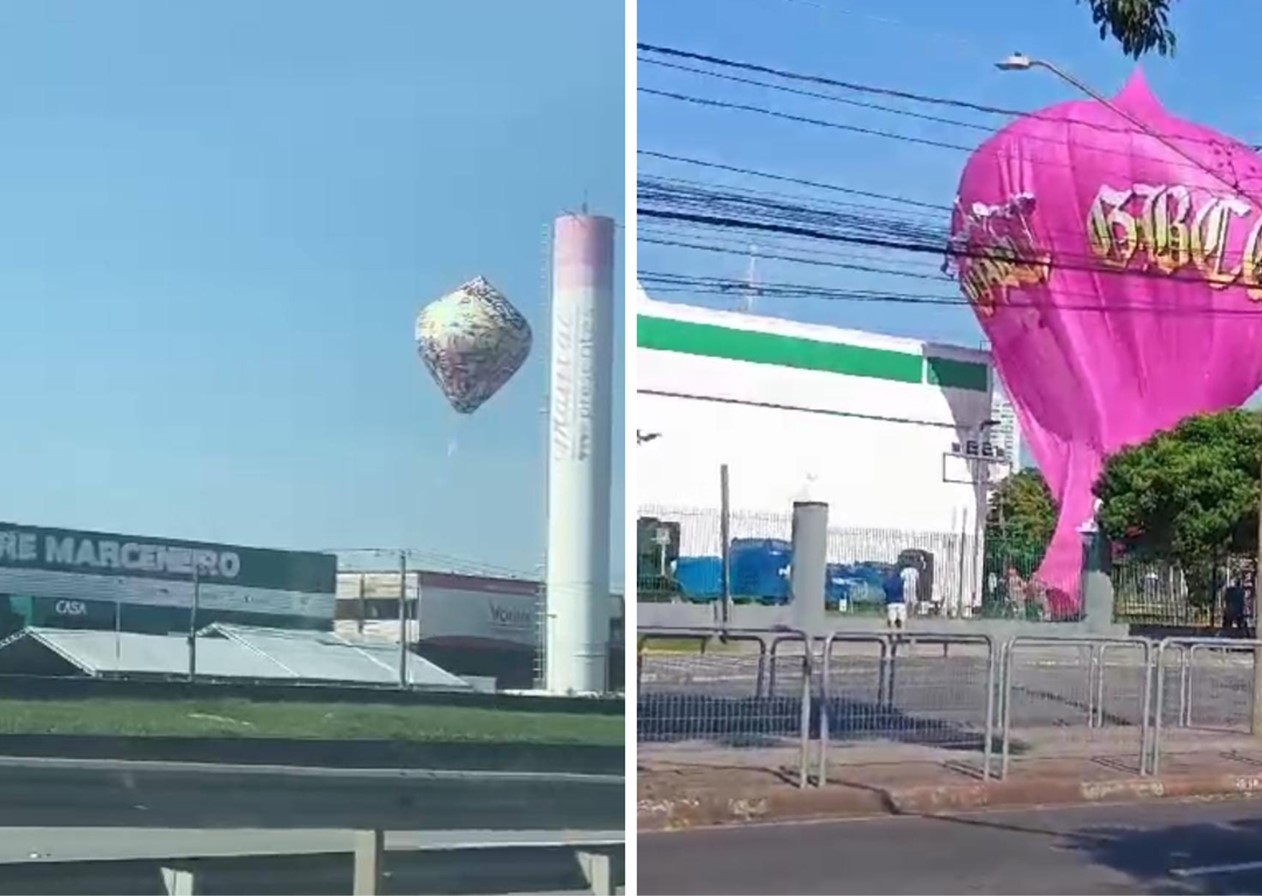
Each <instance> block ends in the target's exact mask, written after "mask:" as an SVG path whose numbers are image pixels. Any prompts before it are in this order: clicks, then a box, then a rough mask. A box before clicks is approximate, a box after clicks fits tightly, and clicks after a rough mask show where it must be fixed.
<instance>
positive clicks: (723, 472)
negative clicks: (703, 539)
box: [719, 464, 732, 630]
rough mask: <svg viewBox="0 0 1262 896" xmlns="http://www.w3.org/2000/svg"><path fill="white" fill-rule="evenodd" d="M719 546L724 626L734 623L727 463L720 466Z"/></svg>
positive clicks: (729, 493)
mask: <svg viewBox="0 0 1262 896" xmlns="http://www.w3.org/2000/svg"><path fill="white" fill-rule="evenodd" d="M719 540H720V541H721V542H722V544H721V546H720V548H719V556H720V557H721V558H722V560H721V564H722V567H721V570H720V572H719V575H720V576H721V578H722V580H721V582H720V585H721V586H722V588H723V628H724V629H725V630H726V629H727V627H728V626H729V625H731V624H732V503H731V492H730V491H729V490H728V478H727V464H723V465H722V466H720V467H719Z"/></svg>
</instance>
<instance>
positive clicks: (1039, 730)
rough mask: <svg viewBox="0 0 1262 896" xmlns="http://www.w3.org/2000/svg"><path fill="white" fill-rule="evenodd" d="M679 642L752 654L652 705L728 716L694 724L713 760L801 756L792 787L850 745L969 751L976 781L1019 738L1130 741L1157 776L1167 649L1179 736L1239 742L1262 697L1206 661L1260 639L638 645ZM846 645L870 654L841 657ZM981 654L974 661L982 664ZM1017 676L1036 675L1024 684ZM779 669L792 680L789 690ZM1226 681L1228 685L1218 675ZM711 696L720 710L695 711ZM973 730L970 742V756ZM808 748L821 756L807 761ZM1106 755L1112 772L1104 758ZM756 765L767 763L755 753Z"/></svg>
mask: <svg viewBox="0 0 1262 896" xmlns="http://www.w3.org/2000/svg"><path fill="white" fill-rule="evenodd" d="M686 633H691V634H692V635H693V636H695V637H697V638H698V639H705V640H712V639H723V638H726V639H727V640H731V641H738V640H745V641H749V642H755V643H756V648H751V649H749V650H747V651H746V652H744V653H734V654H722V653H716V654H714V655H712V656H708V658H707V662H711V663H714V664H716V669H717V670H718V671H717V672H715V673H714V675H713V676H712V678H711V679H710V684H708V685H706V687H710V688H711V690H710V691H708V692H705V693H701V691H702V690H704V689H702V688H699V689H698V690H697V691H696V692H691V689H690V687H689V685H688V684H687V682H686V681H684V680H682V679H681V680H679V681H677V682H676V683H674V684H671V685H669V686H665V685H660V687H664V688H665V690H663V691H661V692H659V694H658V696H663V697H665V696H669V697H670V698H671V699H673V700H676V701H677V702H678V703H679V705H681V706H685V705H688V698H689V697H696V698H697V702H696V704H695V705H693V706H692V708H691V709H689V711H691V712H694V713H701V712H703V711H709V712H711V713H717V714H723V715H724V722H725V725H718V726H714V727H712V728H705V726H699V728H698V730H699V732H700V735H699V738H698V739H700V740H703V741H705V748H706V749H707V750H708V751H711V752H712V753H713V752H718V753H720V754H721V753H722V752H723V751H730V750H732V749H748V748H762V747H768V746H773V747H779V748H781V749H787V748H788V747H789V746H790V745H791V744H792V746H793V747H794V748H795V749H794V752H795V753H796V754H797V756H796V766H797V767H796V769H794V770H793V771H794V773H795V774H794V778H795V780H794V783H795V784H796V786H797V787H799V788H804V787H806V786H807V785H808V784H809V783H810V781H811V779H813V780H814V781H815V783H816V784H817V786H821V787H822V786H823V785H824V784H826V783H828V781H829V780H830V776H831V777H832V778H835V777H836V774H837V767H836V762H837V757H838V756H840V755H841V754H840V753H839V752H838V749H839V748H840V747H841V746H842V745H843V744H846V745H848V746H849V747H852V748H859V747H862V745H863V744H864V743H865V742H875V743H887V742H892V743H895V744H897V743H900V742H901V743H909V744H911V743H914V744H917V745H924V746H929V747H933V746H949V747H951V748H953V749H955V750H957V751H959V755H964V754H965V753H967V751H968V750H972V749H976V754H975V755H976V756H977V758H978V765H979V766H980V768H979V769H978V771H979V772H980V775H979V777H980V778H981V779H982V780H983V781H986V780H991V779H994V778H998V779H1003V778H1006V777H1007V776H1008V775H1009V773H1010V771H1011V768H1012V764H1013V761H1014V755H1015V754H1014V741H1016V740H1018V738H1019V737H1020V738H1021V739H1023V740H1025V741H1027V742H1028V744H1029V746H1030V747H1031V750H1032V752H1031V754H1030V755H1031V757H1033V758H1036V759H1041V758H1066V757H1074V758H1083V757H1084V756H1085V755H1086V754H1084V752H1083V747H1084V746H1086V747H1087V748H1088V749H1106V750H1108V751H1110V753H1111V754H1113V753H1117V752H1123V753H1125V752H1129V751H1130V749H1131V748H1130V746H1129V744H1130V742H1131V740H1132V738H1133V739H1134V740H1135V741H1136V742H1137V743H1136V745H1135V749H1134V757H1135V764H1134V765H1130V764H1129V762H1125V763H1124V764H1123V765H1121V766H1119V767H1120V768H1123V769H1126V770H1128V771H1129V773H1131V774H1135V773H1137V774H1139V775H1140V776H1150V775H1154V774H1157V773H1158V772H1159V771H1160V768H1161V753H1162V749H1163V747H1165V748H1168V747H1169V744H1168V743H1167V741H1168V738H1167V737H1165V733H1166V729H1167V726H1168V725H1169V724H1170V715H1171V714H1170V713H1168V712H1167V707H1166V704H1167V702H1169V700H1170V691H1171V690H1172V687H1173V685H1172V683H1171V681H1170V672H1171V667H1170V663H1169V659H1170V657H1171V656H1173V655H1175V654H1176V653H1177V655H1178V656H1179V660H1180V666H1179V673H1178V685H1177V693H1178V702H1177V709H1176V711H1175V714H1174V715H1173V718H1174V721H1173V724H1174V725H1175V726H1177V727H1181V728H1186V727H1190V726H1191V725H1192V724H1193V721H1194V720H1195V721H1197V722H1198V723H1199V724H1202V726H1203V725H1204V724H1205V723H1206V722H1213V721H1216V720H1217V717H1218V716H1222V715H1223V714H1224V713H1226V714H1228V715H1229V716H1230V717H1231V726H1230V727H1231V728H1232V730H1240V731H1241V733H1243V731H1245V730H1247V722H1248V720H1249V719H1250V718H1251V716H1252V713H1251V712H1249V706H1247V705H1246V704H1247V703H1248V702H1249V701H1252V700H1256V699H1262V695H1256V694H1253V687H1252V682H1253V673H1252V665H1251V664H1248V663H1244V662H1241V663H1228V664H1225V665H1223V666H1222V667H1221V668H1219V667H1216V666H1214V665H1213V664H1209V663H1206V662H1205V661H1204V660H1203V659H1202V658H1204V657H1206V656H1207V655H1209V654H1211V653H1214V654H1218V653H1225V654H1233V653H1252V652H1255V651H1260V650H1262V642H1259V641H1244V640H1233V639H1221V638H1167V639H1165V640H1163V641H1161V642H1156V641H1153V640H1152V639H1149V638H1143V637H1116V636H1107V635H1101V636H1091V635H1082V636H1072V635H1065V636H1056V635H1028V636H1027V635H1021V636H1017V637H1014V638H1011V639H1009V640H1008V641H1006V642H1003V643H996V642H995V641H994V640H993V639H992V638H991V637H989V636H987V635H985V634H967V633H966V634H959V633H955V632H934V631H924V632H920V631H915V630H912V631H906V632H900V633H893V632H891V633H881V632H872V633H868V632H855V631H853V630H849V631H847V630H837V631H833V632H830V633H828V634H827V636H826V637H823V638H811V637H809V636H808V635H806V634H805V633H804V632H802V631H799V630H789V629H781V628H777V629H728V630H726V631H724V630H722V629H719V628H715V629H691V630H684V629H657V630H653V631H652V632H648V633H645V634H647V635H648V637H647V638H643V639H642V640H641V648H644V647H645V646H646V645H649V644H651V642H652V640H653V639H654V638H656V637H663V638H679V637H681V636H683V635H685V634H686ZM936 644H941V645H942V647H943V658H942V660H940V661H939V660H937V659H936V656H934V655H925V654H918V655H915V656H912V657H907V658H906V659H904V654H903V651H904V650H905V648H906V647H908V646H910V645H916V646H921V647H923V646H925V645H936ZM846 645H851V646H863V645H866V646H868V647H869V648H871V649H870V651H869V652H866V653H865V652H863V651H857V652H854V653H851V654H845V655H844V656H843V654H842V648H843V646H846ZM956 646H962V647H969V648H972V649H971V650H966V651H963V652H962V653H963V654H964V655H963V656H960V657H959V658H958V659H957V657H956V656H954V655H952V654H951V653H950V651H951V650H952V648H954V647H956ZM978 647H980V648H982V649H983V651H984V656H979V655H978V653H979V651H978V650H977V648H978ZM1058 648H1059V649H1070V650H1071V651H1073V655H1072V656H1071V657H1065V656H1064V655H1063V654H1062V653H1059V652H1058V650H1057V649H1058ZM1039 650H1044V651H1046V652H1045V653H1042V654H1040V653H1038V652H1037V651H1039ZM1123 651H1129V652H1131V658H1130V659H1123V658H1121V657H1119V656H1118V654H1119V653H1121V652H1123ZM1022 657H1025V659H1024V660H1022ZM643 659H644V657H643V655H642V656H641V661H643ZM1019 661H1020V662H1019ZM694 662H695V661H694ZM1019 667H1020V668H1019ZM1021 668H1023V669H1025V670H1027V671H1026V674H1027V675H1032V677H1029V678H1027V679H1025V680H1024V681H1022V680H1021V675H1020V669H1021ZM786 670H791V671H792V672H793V673H794V675H800V678H798V677H790V678H789V679H788V680H787V681H786V679H785V676H786V675H788V674H789V672H787V671H786ZM1224 674H1227V675H1228V676H1229V677H1228V678H1225V679H1224V678H1223V675H1224ZM724 676H726V677H724ZM1238 679H1239V680H1238ZM715 681H718V682H720V683H719V684H714V682H715ZM1202 682H1205V684H1202ZM1210 682H1213V684H1212V685H1211V684H1210ZM1224 682H1226V683H1224ZM1206 687H1213V688H1215V690H1211V691H1209V697H1208V698H1207V697H1205V695H1204V694H1202V693H1201V692H1202V691H1204V690H1205V688H1206ZM790 692H792V693H790ZM640 696H641V700H645V699H648V700H649V701H650V702H651V701H652V699H653V698H654V685H653V684H652V683H650V684H649V686H648V687H647V688H645V687H642V688H641V691H640ZM707 699H712V700H713V701H714V703H715V704H717V708H715V706H707V705H704V704H705V701H706V700H707ZM1211 717H1214V718H1211ZM707 732H709V733H708V734H707ZM978 734H980V737H981V739H980V744H978V745H977V746H976V747H974V746H973V744H974V743H976V741H977V735H978ZM707 737H708V740H707ZM813 740H814V741H817V742H818V746H817V750H818V752H817V753H816V754H814V755H813V756H812V755H811V754H810V749H811V746H812V744H811V742H812V741H813ZM877 749H878V750H880V749H882V748H880V747H878V748H877ZM996 750H998V752H999V757H998V763H996V757H995V752H996ZM869 752H870V751H869ZM727 755H728V756H729V757H730V756H731V755H732V754H731V753H730V752H728V753H727ZM865 755H867V754H864V753H863V751H862V750H860V751H859V752H858V753H856V756H859V757H860V758H859V759H858V761H860V762H862V761H865V760H864V758H862V757H863V756H865ZM877 755H879V753H878V754H877ZM900 755H904V756H908V757H913V756H916V755H920V754H918V753H917V752H916V751H909V752H906V753H902V754H900ZM1092 755H1094V754H1092ZM1108 758H1109V761H1112V762H1116V759H1115V758H1114V757H1113V756H1110V757H1108ZM711 759H712V760H713V764H714V765H715V767H719V766H721V765H722V764H723V762H724V761H726V760H723V759H722V758H721V756H720V757H717V758H716V757H714V756H712V757H711ZM703 761H705V760H703ZM752 761H753V762H754V763H759V762H763V761H773V760H771V759H769V758H767V757H766V756H765V755H761V756H760V755H754V758H753V760H752ZM774 761H779V760H774ZM877 761H880V760H879V759H878V760H877ZM906 761H918V760H916V759H914V758H909V759H907V760H906ZM830 762H831V763H833V766H832V768H831V769H830ZM996 766H997V767H996Z"/></svg>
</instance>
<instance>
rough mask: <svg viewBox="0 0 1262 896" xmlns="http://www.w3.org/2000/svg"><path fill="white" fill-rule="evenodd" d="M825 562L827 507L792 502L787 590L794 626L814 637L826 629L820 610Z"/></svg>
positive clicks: (811, 502) (826, 621) (824, 615)
mask: <svg viewBox="0 0 1262 896" xmlns="http://www.w3.org/2000/svg"><path fill="white" fill-rule="evenodd" d="M827 562H828V505H827V504H825V503H823V502H822V501H795V502H794V503H793V565H792V567H791V568H790V570H789V589H790V593H791V594H792V596H793V618H794V619H795V620H796V622H797V627H798V628H800V629H801V630H802V631H804V632H806V633H807V635H809V636H811V637H814V638H822V637H824V635H825V632H826V630H827V628H828V619H827V614H826V612H825V610H824V583H825V580H826V578H827V577H826V575H825V569H824V567H825V565H826V564H827Z"/></svg>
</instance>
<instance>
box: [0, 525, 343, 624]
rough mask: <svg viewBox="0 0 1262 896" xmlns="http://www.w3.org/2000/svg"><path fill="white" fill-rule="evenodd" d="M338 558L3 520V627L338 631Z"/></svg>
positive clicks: (0, 551)
mask: <svg viewBox="0 0 1262 896" xmlns="http://www.w3.org/2000/svg"><path fill="white" fill-rule="evenodd" d="M336 580H337V560H336V558H335V557H333V556H331V555H328V554H316V553H306V552H298V551H276V550H266V549H262V548H248V547H240V546H235V545H223V544H208V543H205V542H192V541H180V540H175V539H166V538H155V537H147V536H136V535H118V534H114V533H106V532H85V531H77V530H70V529H50V528H45V527H40V526H24V525H19V524H14V523H0V635H8V634H12V633H13V632H16V631H17V630H19V629H21V628H24V627H27V626H33V627H40V626H46V627H52V628H80V629H116V630H118V631H126V632H138V633H146V634H166V633H170V632H187V631H188V629H189V626H190V624H191V623H192V620H193V606H194V603H196V605H197V615H196V621H197V625H198V627H202V626H206V625H210V624H212V623H216V622H218V623H227V624H237V625H251V626H267V627H276V628H292V629H311V630H322V631H330V630H331V629H332V627H333V610H334V602H335V588H336Z"/></svg>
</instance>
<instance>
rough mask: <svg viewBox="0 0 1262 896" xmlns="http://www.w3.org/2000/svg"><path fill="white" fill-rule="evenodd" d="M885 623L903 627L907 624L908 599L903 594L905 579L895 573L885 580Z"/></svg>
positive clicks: (897, 627)
mask: <svg viewBox="0 0 1262 896" xmlns="http://www.w3.org/2000/svg"><path fill="white" fill-rule="evenodd" d="M885 624H886V626H888V627H889V628H896V629H901V628H902V627H903V626H905V625H906V624H907V599H906V597H905V596H904V594H903V579H902V576H901V575H899V574H897V573H896V574H894V575H891V576H889V577H888V578H886V580H885Z"/></svg>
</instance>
